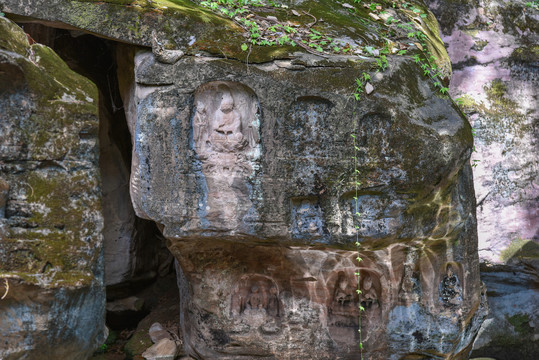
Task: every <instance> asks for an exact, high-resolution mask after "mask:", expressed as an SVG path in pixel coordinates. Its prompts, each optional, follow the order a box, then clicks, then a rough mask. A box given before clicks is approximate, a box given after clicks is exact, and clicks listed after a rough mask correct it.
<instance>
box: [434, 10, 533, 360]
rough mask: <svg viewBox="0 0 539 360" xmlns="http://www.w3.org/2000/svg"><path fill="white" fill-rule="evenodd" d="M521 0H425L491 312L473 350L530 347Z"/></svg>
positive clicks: (528, 118) (528, 30) (527, 53)
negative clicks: (466, 147)
mask: <svg viewBox="0 0 539 360" xmlns="http://www.w3.org/2000/svg"><path fill="white" fill-rule="evenodd" d="M531 4H532V3H531V2H530V3H528V5H526V2H515V1H503V0H496V1H468V0H462V1H443V0H437V1H431V9H432V10H433V12H435V14H436V15H437V17H438V19H439V21H440V26H441V29H442V34H443V40H444V42H445V43H446V44H447V46H448V47H447V50H448V53H449V56H450V58H451V61H452V63H453V70H454V71H453V74H454V75H453V79H452V81H451V86H450V88H451V89H450V92H451V94H452V95H453V96H454V97H455V98H460V99H461V102H462V108H463V110H464V112H465V113H467V115H468V116H469V118H470V122H471V124H472V125H473V127H474V128H475V134H476V136H475V149H476V150H477V151H476V152H475V153H474V154H473V155H472V160H473V161H474V162H475V165H476V166H475V167H474V185H475V189H476V192H477V201H478V212H477V216H478V233H479V257H480V260H481V262H482V278H483V279H484V281H485V284H486V286H487V289H488V293H489V296H488V297H489V304H490V308H491V310H492V311H491V312H490V315H489V318H488V319H487V320H486V321H485V324H484V326H483V328H482V330H481V332H480V336H479V338H478V339H477V341H476V343H475V351H474V353H473V355H474V356H492V357H495V358H499V359H513V358H518V359H535V358H537V356H538V353H539V347H538V346H539V345H538V344H539V342H538V340H539V329H538V325H537V324H539V318H538V314H539V308H538V306H539V293H538V292H537V286H538V283H539V279H538V277H537V273H538V269H539V258H538V254H539V251H538V249H539V238H538V236H539V232H538V231H539V223H538V221H539V216H538V215H539V212H538V208H539V202H538V199H539V197H538V195H539V192H538V189H539V187H538V177H537V174H538V171H539V161H538V159H539V158H538V156H537V153H538V145H537V141H538V139H539V135H538V119H539V114H538V107H537V103H538V99H537V88H538V86H539V82H538V76H537V74H538V69H537V64H538V61H539V53H538V47H537V43H538V42H539V37H538V34H537V28H538V23H539V11H538V10H537V9H536V8H533V6H531Z"/></svg>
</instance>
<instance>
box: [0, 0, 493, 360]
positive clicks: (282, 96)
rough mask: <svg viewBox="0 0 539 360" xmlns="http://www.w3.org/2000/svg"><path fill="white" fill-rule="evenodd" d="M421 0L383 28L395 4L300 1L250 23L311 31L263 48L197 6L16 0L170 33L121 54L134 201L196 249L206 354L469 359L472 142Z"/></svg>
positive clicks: (41, 10) (473, 324)
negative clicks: (331, 44) (433, 70)
mask: <svg viewBox="0 0 539 360" xmlns="http://www.w3.org/2000/svg"><path fill="white" fill-rule="evenodd" d="M49 3H51V2H49ZM140 3H144V6H139V5H140ZM411 3H413V6H412V7H410V4H409V3H406V6H405V7H402V6H399V7H398V9H396V10H393V9H388V11H390V13H391V14H392V15H391V16H392V17H393V18H394V19H398V20H395V21H399V22H401V23H399V24H400V25H402V26H401V27H397V26H396V25H395V26H394V27H393V28H391V29H387V32H382V31H381V30H380V29H381V27H380V26H379V25H380V24H381V22H379V23H374V24H370V23H369V22H368V21H366V20H365V19H366V18H368V19H374V21H379V20H380V19H381V17H380V16H385V15H384V14H381V9H376V8H375V9H370V8H369V7H368V6H367V7H363V6H362V7H359V6H360V5H358V9H357V10H355V12H354V11H350V10H349V9H350V6H351V5H349V4H348V7H345V6H343V4H340V3H337V2H334V1H323V2H315V1H305V2H301V3H298V4H296V2H292V1H288V2H286V4H288V5H289V6H294V10H293V11H295V13H294V12H292V10H288V9H289V7H286V6H285V7H279V9H278V11H277V10H275V9H272V10H268V9H267V8H263V9H262V10H261V11H262V12H261V14H262V15H263V16H264V17H263V18H262V19H261V15H259V14H252V16H250V17H249V19H251V18H253V19H255V20H256V21H259V25H260V26H261V27H262V28H263V29H264V34H266V30H267V32H268V33H269V32H271V31H272V30H271V24H272V23H274V22H279V21H282V22H283V24H284V21H287V22H286V24H289V25H287V26H288V27H289V28H290V29H292V30H290V29H288V28H286V27H283V28H282V29H283V33H285V32H286V33H288V34H290V37H291V38H293V39H295V41H292V40H290V38H288V35H287V38H288V40H285V39H284V38H283V37H281V38H279V39H280V40H277V39H276V38H274V39H273V40H275V42H276V43H279V41H281V42H282V43H283V44H285V43H286V41H288V43H287V44H288V45H289V46H274V47H252V46H248V45H247V44H244V46H240V45H241V44H242V43H245V42H246V39H245V37H243V29H242V28H240V27H239V26H238V24H237V23H235V22H233V21H232V20H228V19H224V18H220V17H219V16H217V15H216V14H215V13H213V12H211V11H210V10H209V9H205V8H202V7H200V6H198V5H196V3H195V2H182V5H178V4H173V3H172V2H166V4H170V7H167V9H164V8H163V7H162V5H163V2H161V1H152V2H137V4H135V3H133V4H130V5H131V6H128V7H125V6H121V5H119V4H117V3H115V2H113V1H109V2H94V1H90V2H84V3H81V2H74V1H66V0H54V1H53V2H52V4H54V6H52V5H49V4H47V5H43V6H39V5H40V4H43V2H41V1H35V2H34V3H33V5H35V6H24V4H22V3H21V2H20V1H15V0H13V1H11V0H4V1H3V10H4V11H5V12H6V13H8V15H9V16H11V17H13V18H15V19H19V20H20V21H37V22H40V23H48V24H49V25H54V26H64V27H68V28H70V27H75V28H78V29H82V30H84V31H90V32H93V33H97V34H100V35H102V36H106V37H111V38H115V39H117V40H120V41H124V42H131V43H133V42H134V43H137V44H142V45H150V44H152V43H153V49H152V50H153V51H150V50H147V49H146V50H140V49H139V50H136V49H134V48H128V49H127V50H125V51H122V48H120V50H119V51H118V64H121V65H120V67H121V69H123V70H124V71H123V72H122V71H120V72H121V74H120V76H119V80H120V84H119V85H120V89H121V92H122V96H123V104H124V109H125V113H126V117H127V120H128V126H129V130H130V132H131V136H132V142H133V156H132V163H131V174H130V175H131V180H130V192H131V200H132V202H133V208H134V210H135V213H136V214H137V216H139V217H142V218H144V219H147V220H151V221H154V222H155V223H156V224H157V225H158V226H159V228H160V229H161V230H162V233H163V235H164V236H165V237H166V239H167V245H168V247H169V249H170V251H171V252H172V253H173V254H174V256H175V258H176V269H177V274H178V286H179V288H180V293H181V300H180V301H181V315H180V321H181V327H182V334H183V337H184V345H185V350H186V352H187V354H189V355H191V356H193V357H195V358H205V359H215V358H219V359H249V358H253V357H257V358H261V359H274V358H298V359H300V358H310V359H334V358H356V357H358V356H359V352H360V345H359V344H360V342H361V341H362V342H363V347H364V351H363V352H364V356H365V358H369V359H412V358H417V357H436V358H447V359H465V358H467V357H468V354H469V352H470V350H471V345H472V342H473V340H474V337H475V335H476V334H477V331H478V329H479V326H480V325H481V323H482V321H483V318H484V316H485V314H486V307H485V306H486V305H485V301H486V300H485V297H484V294H483V293H482V289H481V283H480V280H479V267H478V257H477V233H476V219H475V197H474V190H473V184H472V173H471V167H470V165H469V157H470V154H471V149H472V134H471V128H470V126H469V124H468V122H467V121H466V119H465V118H464V117H462V115H461V113H460V111H459V109H458V108H457V107H456V105H455V104H454V103H452V101H451V100H450V99H449V98H448V97H447V96H445V95H443V92H440V91H439V87H440V86H441V84H440V83H441V82H444V81H446V80H447V79H445V80H444V79H439V81H437V82H431V81H430V80H429V79H428V78H426V77H424V75H423V74H424V71H425V69H424V68H422V67H421V66H420V65H419V64H417V63H416V62H417V61H416V60H414V58H413V57H412V56H413V55H414V54H415V55H418V54H419V53H420V52H421V51H423V50H424V51H429V54H436V59H434V60H432V62H433V63H434V62H436V63H437V64H438V67H439V74H440V75H439V77H440V78H444V77H447V76H449V74H450V65H449V62H448V60H447V54H446V52H445V50H444V49H443V46H441V41H440V39H439V37H438V32H437V31H438V28H437V23H436V21H435V20H434V17H433V15H432V14H431V13H428V12H426V11H425V7H424V5H423V4H422V2H420V1H411ZM408 7H410V8H408ZM52 8H54V12H51V9H52ZM58 9H62V10H63V11H58ZM253 11H254V10H253ZM264 11H268V12H269V13H271V14H273V12H275V14H276V15H277V16H273V15H267V14H263V12H264ZM300 11H301V13H300ZM374 12H377V13H379V15H380V16H379V15H376V14H374ZM105 13H106V14H105ZM82 14H85V17H83V18H81V16H80V15H82ZM326 14H334V17H333V18H332V19H331V21H328V20H329V19H325V20H324V19H321V17H322V16H323V17H324V18H326ZM371 14H372V15H374V16H372V15H371ZM420 14H421V15H422V16H420ZM101 15H107V16H108V17H105V18H103V17H102V16H101ZM21 16H22V17H21ZM29 17H31V18H29ZM296 17H297V19H296ZM313 18H314V20H315V23H313V22H312V21H313ZM386 18H387V19H389V17H387V16H386ZM280 19H281V20H280ZM284 19H288V20H284ZM291 19H292V20H291ZM294 19H296V20H294ZM358 19H360V20H363V21H359V20H358ZM112 20H114V21H112ZM322 20H324V21H322ZM214 21H215V22H214ZM249 21H250V20H249ZM369 21H371V22H372V20H369ZM384 21H386V20H384ZM66 24H67V25H66ZM178 24H179V25H181V26H176V25H178ZM193 24H195V25H196V26H195V25H193ZM315 24H316V29H318V30H315V29H314V28H313V26H314V25H315ZM365 24H367V25H365ZM279 25H280V26H284V25H282V24H279ZM364 25H365V26H364ZM293 26H294V27H293ZM295 27H297V28H298V30H296V31H295V32H294V29H295ZM311 28H312V29H313V30H314V31H317V32H318V33H319V34H321V32H320V31H323V32H324V33H325V34H326V35H325V36H328V37H331V38H335V39H336V41H337V42H336V43H335V44H336V46H335V47H336V48H337V50H338V51H339V52H340V55H335V54H334V53H332V52H331V51H333V50H331V49H330V50H328V51H325V52H324V51H319V50H311V48H316V46H318V47H320V48H321V49H322V47H321V46H326V45H327V42H328V41H326V44H322V41H320V43H312V44H310V46H308V45H304V43H303V42H302V41H300V39H299V38H297V37H299V36H304V38H306V39H313V38H315V37H317V36H320V37H321V35H317V33H315V32H311V33H307V31H311ZM305 29H307V30H305ZM384 31H386V30H384ZM408 31H413V33H412V36H417V37H418V38H419V39H421V42H422V44H420V43H419V41H420V40H418V42H416V43H413V42H412V43H410V42H411V40H408V39H409V37H410V33H408V34H407V32H408ZM293 34H297V35H293ZM308 34H311V35H308ZM391 34H393V35H391ZM418 34H421V35H418ZM313 35H314V36H313ZM212 36H214V37H213V38H212ZM259 36H262V35H260V34H259ZM264 36H270V35H264ZM272 36H273V35H272ZM386 36H387V37H391V39H390V40H388V41H387V42H386V41H385V40H384V42H383V44H382V45H380V44H381V40H382V39H385V37H386ZM268 39H269V40H266V41H268V42H269V41H270V40H271V39H270V38H268ZM367 39H368V40H367ZM273 40H272V41H273ZM324 41H325V40H324ZM329 41H332V40H329ZM255 42H256V41H255ZM307 43H308V41H307ZM293 45H296V46H295V47H294V46H293ZM337 45H338V46H337ZM358 45H361V46H358ZM298 49H300V50H301V51H298ZM422 49H423V50H422ZM322 50H323V49H322ZM317 51H318V53H317ZM406 51H409V53H408V55H406V56H401V57H399V56H397V55H396V54H397V53H399V54H404V53H406ZM310 53H316V54H310ZM350 53H354V54H355V55H354V56H349V55H348V54H350ZM343 54H344V55H343ZM369 54H370V56H372V57H370V58H367V57H365V56H363V55H369ZM382 54H383V56H381V55H382ZM392 54H394V55H392ZM357 55H361V56H357ZM386 55H387V56H386ZM429 59H430V58H429ZM377 60H378V61H377ZM428 61H431V60H428ZM375 69H376V70H375ZM365 74H366V75H369V74H370V75H369V77H370V79H369V86H365V91H366V92H367V93H368V96H364V95H363V94H362V96H361V97H362V99H361V101H356V100H354V97H353V96H352V93H353V92H354V88H356V87H357V86H358V82H356V81H355V79H359V78H360V77H361V76H363V78H365ZM436 76H438V75H436ZM363 86H364V84H360V86H359V88H358V89H359V90H363ZM358 89H356V90H355V91H356V92H357V91H359V90H358ZM358 97H359V96H358ZM352 135H353V136H352ZM356 242H357V243H358V244H359V249H357V248H356ZM358 257H360V258H361V259H362V260H361V262H359V263H358V261H357V258H358ZM360 307H361V308H364V311H360V310H359V309H360ZM359 329H361V332H359V331H358V330H359ZM360 334H361V337H360Z"/></svg>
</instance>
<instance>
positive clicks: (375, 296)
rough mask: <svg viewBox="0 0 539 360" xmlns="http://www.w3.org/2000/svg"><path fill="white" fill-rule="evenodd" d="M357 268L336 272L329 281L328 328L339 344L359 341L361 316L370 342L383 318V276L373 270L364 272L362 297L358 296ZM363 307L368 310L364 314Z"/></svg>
mask: <svg viewBox="0 0 539 360" xmlns="http://www.w3.org/2000/svg"><path fill="white" fill-rule="evenodd" d="M356 272H357V268H346V269H338V270H335V271H334V272H333V273H332V274H331V275H330V277H329V278H328V281H327V288H328V290H329V291H330V293H329V298H328V304H327V308H328V328H329V332H330V335H331V337H332V339H333V340H334V341H336V342H344V343H347V344H355V342H356V341H359V337H358V332H357V329H358V327H359V317H360V316H361V322H362V330H363V340H367V338H368V337H369V335H370V334H371V332H372V331H373V330H375V327H377V325H379V324H380V321H381V316H382V308H381V304H382V289H381V283H380V275H379V274H378V273H377V272H376V271H374V270H372V269H366V268H361V269H360V289H361V303H360V297H359V295H358V293H357V287H358V279H357V276H356V275H355V274H356ZM360 305H361V306H362V307H363V308H364V309H365V310H364V311H360V308H359V307H360Z"/></svg>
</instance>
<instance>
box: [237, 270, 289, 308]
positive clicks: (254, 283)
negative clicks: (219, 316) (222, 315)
mask: <svg viewBox="0 0 539 360" xmlns="http://www.w3.org/2000/svg"><path fill="white" fill-rule="evenodd" d="M252 313H261V314H264V315H267V316H269V317H280V316H281V315H282V304H281V301H280V299H279V289H278V287H277V285H276V284H275V282H274V281H273V280H272V279H270V278H268V277H266V276H263V275H246V276H243V277H242V278H241V280H240V282H239V284H238V285H237V286H236V288H235V290H234V292H233V294H232V299H231V301H230V314H231V315H232V316H236V317H237V316H243V315H249V314H252Z"/></svg>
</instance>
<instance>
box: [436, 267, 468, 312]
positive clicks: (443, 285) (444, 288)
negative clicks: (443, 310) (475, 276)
mask: <svg viewBox="0 0 539 360" xmlns="http://www.w3.org/2000/svg"><path fill="white" fill-rule="evenodd" d="M444 267H445V269H442V271H441V273H442V274H443V275H442V280H441V281H440V285H439V296H440V300H441V301H442V303H443V304H444V306H445V307H459V306H461V305H462V296H463V294H462V285H461V283H460V279H459V277H460V276H459V273H460V272H461V271H460V270H461V269H460V268H461V267H460V266H459V264H457V263H454V262H448V263H447V264H445V266H444ZM444 270H445V271H444Z"/></svg>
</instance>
